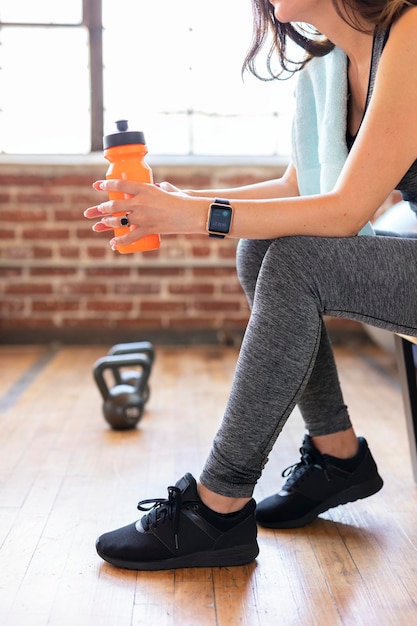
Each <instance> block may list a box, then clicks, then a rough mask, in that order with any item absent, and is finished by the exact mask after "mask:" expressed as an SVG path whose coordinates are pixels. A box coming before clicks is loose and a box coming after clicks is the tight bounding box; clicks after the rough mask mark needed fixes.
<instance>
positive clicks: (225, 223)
mask: <svg viewBox="0 0 417 626" xmlns="http://www.w3.org/2000/svg"><path fill="white" fill-rule="evenodd" d="M231 217H232V209H231V208H230V209H229V208H227V207H219V206H212V207H211V213H210V223H209V230H212V231H214V232H215V233H225V234H226V235H227V233H228V232H229V230H230V220H231Z"/></svg>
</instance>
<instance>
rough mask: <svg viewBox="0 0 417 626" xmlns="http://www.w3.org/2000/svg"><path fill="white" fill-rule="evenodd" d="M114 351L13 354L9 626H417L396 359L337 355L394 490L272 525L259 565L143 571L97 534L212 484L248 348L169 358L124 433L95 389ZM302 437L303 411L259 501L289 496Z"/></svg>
mask: <svg viewBox="0 0 417 626" xmlns="http://www.w3.org/2000/svg"><path fill="white" fill-rule="evenodd" d="M107 349H108V346H103V347H102V348H100V347H97V346H95V347H85V346H83V347H76V346H74V347H62V348H60V347H59V346H57V347H54V346H52V347H50V346H28V347H24V346H0V368H1V370H0V371H1V378H0V624H1V625H2V626H23V625H25V626H47V625H48V626H87V625H88V626H90V625H91V626H110V625H112V626H130V625H139V624H140V625H142V624H144V625H145V624H146V625H153V624H155V625H158V626H174V625H175V626H206V625H207V626H214V625H216V626H217V625H218V626H236V625H238V624H244V625H247V626H279V625H284V626H287V625H288V626H289V625H294V626H304V625H305V626H313V625H316V624H317V625H320V626H337V625H342V624H343V625H352V626H361V625H363V626H372V625H375V626H376V625H378V626H388V625H401V626H402V625H404V626H406V625H410V624H417V605H416V601H417V600H416V599H417V550H416V548H417V490H416V485H415V484H414V482H413V479H412V474H411V467H410V462H409V453H408V442H407V436H406V428H405V421H404V416H403V408H402V400H401V395H400V390H399V385H398V380H397V377H396V370H395V366H393V363H392V360H391V358H390V357H389V356H387V355H386V354H385V353H382V352H381V351H380V350H379V349H378V348H375V347H372V346H369V345H367V344H358V345H356V346H344V347H338V348H337V349H336V355H337V360H338V363H339V366H340V377H341V380H342V384H343V386H344V389H345V396H346V400H347V402H348V403H349V405H350V408H351V414H352V416H353V419H354V423H355V426H356V428H357V431H358V433H360V434H363V435H364V436H365V437H366V438H367V439H368V441H369V442H370V445H371V448H372V451H373V453H374V456H375V457H376V460H377V462H378V464H379V468H380V471H381V474H382V475H383V478H384V480H385V486H384V489H383V490H382V491H381V492H379V493H378V494H377V495H375V496H373V497H372V498H369V499H367V500H363V501H360V502H357V503H355V504H349V505H346V506H344V507H338V508H337V509H333V510H332V511H331V512H329V513H327V514H324V515H323V516H322V517H321V519H320V520H318V521H316V522H315V523H314V524H312V525H310V526H309V527H307V528H304V529H298V530H289V531H270V530H263V529H261V530H260V531H259V544H260V550H261V551H260V555H259V557H258V559H257V561H256V562H255V563H253V564H251V565H249V566H245V567H238V568H230V569H228V568H225V569H221V568H215V569H209V568H206V569H193V570H179V571H167V572H151V573H143V572H139V573H137V572H131V571H124V570H117V569H115V568H112V567H111V566H109V565H107V564H105V563H103V562H102V561H101V560H100V559H99V558H98V556H97V555H96V552H95V547H94V543H95V538H96V536H97V535H98V534H100V533H102V532H104V531H108V530H111V529H113V528H116V527H118V526H121V525H124V524H126V523H130V522H131V521H133V520H134V519H136V518H137V517H139V513H138V512H137V511H136V504H137V502H138V501H139V500H140V499H144V498H152V497H158V496H160V497H166V487H167V485H168V484H172V483H174V482H175V481H176V480H177V479H178V478H179V477H180V476H182V475H183V474H184V473H185V472H186V471H191V472H192V473H193V474H194V475H195V476H198V474H199V470H200V468H201V464H202V462H203V460H204V458H205V455H206V454H207V452H208V449H209V445H210V442H211V438H212V436H213V434H214V432H215V430H216V427H217V424H218V422H219V419H220V418H221V415H222V407H223V406H224V403H225V400H226V397H227V393H228V389H229V385H230V381H231V377H232V374H233V369H234V364H235V360H236V355H237V351H236V349H235V348H230V347H227V348H219V347H182V348H178V347H177V348H176V347H168V348H159V347H156V350H157V355H156V360H155V363H154V366H153V369H152V373H151V379H150V387H151V398H150V401H149V403H148V404H147V407H146V412H145V414H144V417H143V419H142V420H141V422H140V424H139V427H138V428H137V429H135V430H131V431H126V432H115V431H113V430H111V429H110V428H109V427H108V426H107V424H106V422H105V421H104V419H103V416H102V411H101V399H100V396H99V393H98V390H97V388H96V386H95V383H94V382H93V379H92V364H93V363H94V361H95V360H96V359H97V358H98V357H100V356H103V355H104V354H105V353H106V352H107ZM303 432H304V431H303V426H302V422H301V418H300V416H299V415H298V414H297V413H296V412H295V413H294V414H293V415H292V417H291V418H290V420H289V422H288V424H287V426H286V427H285V429H284V432H283V434H282V436H281V438H280V439H279V442H278V444H277V445H276V447H275V449H274V451H273V454H272V455H271V459H270V462H269V464H268V466H267V468H266V469H265V473H264V476H263V477H262V480H261V482H260V483H259V485H258V486H257V489H256V492H255V497H257V498H262V497H264V496H266V495H269V494H271V493H273V492H274V491H276V490H277V489H278V486H279V485H280V484H281V482H282V479H281V478H280V472H281V470H282V469H283V468H285V467H286V466H287V465H290V464H292V463H294V462H296V461H297V460H298V458H299V456H298V448H299V446H300V443H301V439H302V436H303Z"/></svg>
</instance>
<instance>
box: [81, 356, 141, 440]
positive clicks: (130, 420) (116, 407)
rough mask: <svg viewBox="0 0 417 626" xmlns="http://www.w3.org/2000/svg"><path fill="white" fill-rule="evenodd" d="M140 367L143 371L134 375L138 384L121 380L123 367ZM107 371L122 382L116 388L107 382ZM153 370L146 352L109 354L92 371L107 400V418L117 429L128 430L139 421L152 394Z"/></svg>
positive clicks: (104, 407)
mask: <svg viewBox="0 0 417 626" xmlns="http://www.w3.org/2000/svg"><path fill="white" fill-rule="evenodd" d="M138 366H139V367H140V368H141V372H140V375H139V376H136V377H135V381H134V382H135V384H128V383H126V382H124V381H122V380H121V377H120V369H121V368H123V367H138ZM107 371H110V372H111V373H112V375H113V378H114V380H116V381H117V380H119V381H120V382H118V383H116V385H114V386H113V387H109V385H108V384H107V381H106V377H105V373H106V372H107ZM150 372H151V361H150V359H149V357H148V356H147V355H146V354H119V355H108V356H104V357H102V358H100V359H98V360H97V361H96V362H95V364H94V367H93V374H94V379H95V381H96V383H97V386H98V388H99V390H100V393H101V395H102V397H103V400H104V402H103V414H104V418H105V419H106V421H107V422H108V423H109V424H110V426H111V427H112V428H114V429H115V430H129V429H132V428H135V426H136V425H137V424H138V423H139V421H140V419H141V418H142V415H143V410H144V406H145V404H146V401H147V398H148V397H149V387H148V379H149V375H150ZM135 373H136V372H135ZM147 389H148V391H147Z"/></svg>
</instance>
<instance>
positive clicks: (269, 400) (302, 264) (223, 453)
mask: <svg viewBox="0 0 417 626" xmlns="http://www.w3.org/2000/svg"><path fill="white" fill-rule="evenodd" d="M237 268H238V276H239V280H240V282H241V284H242V287H243V289H244V290H245V293H246V295H247V298H248V301H249V304H250V306H251V316H250V320H249V323H248V326H247V329H246V333H245V336H244V339H243V343H242V347H241V350H240V354H239V358H238V362H237V366H236V371H235V375H234V380H233V384H232V389H231V392H230V396H229V400H228V403H227V406H226V410H225V414H224V417H223V421H222V424H221V426H220V428H219V430H218V432H217V435H216V437H215V439H214V442H213V446H212V449H211V452H210V455H209V457H208V459H207V461H206V464H205V467H204V469H203V472H202V474H201V477H200V480H201V482H202V483H203V484H204V485H205V486H206V487H208V488H209V489H211V490H213V491H215V492H216V493H219V494H221V495H224V496H230V497H242V498H245V497H250V496H251V495H252V493H253V489H254V487H255V485H256V482H257V481H258V479H259V478H260V476H261V473H262V469H263V467H264V466H265V464H266V462H267V460H268V455H269V453H270V451H271V449H272V447H273V445H274V443H275V441H276V439H277V437H278V435H279V433H280V432H281V430H282V428H283V426H284V424H285V422H286V420H287V418H288V417H289V415H290V413H291V412H292V410H293V409H294V407H295V405H296V404H298V406H299V407H300V409H301V412H302V415H303V418H304V420H305V422H306V426H307V429H308V430H309V432H310V434H311V435H313V436H314V435H326V434H330V433H334V432H339V431H342V430H346V429H348V428H349V427H350V426H351V423H350V419H349V415H348V411H347V408H346V406H345V404H344V401H343V396H342V392H341V389H340V384H339V380H338V375H337V370H336V365H335V362H334V358H333V352H332V348H331V345H330V341H329V338H328V336H327V332H326V328H325V325H324V323H323V315H330V316H333V317H342V318H348V319H352V320H356V321H359V322H366V323H368V324H371V325H373V326H377V327H379V328H384V329H387V330H390V331H394V332H400V333H403V334H408V335H417V240H416V239H408V238H401V237H387V236H377V237H365V236H361V237H347V238H322V237H284V238H282V239H274V240H272V241H271V240H269V241H252V240H242V241H240V242H239V246H238V253H237Z"/></svg>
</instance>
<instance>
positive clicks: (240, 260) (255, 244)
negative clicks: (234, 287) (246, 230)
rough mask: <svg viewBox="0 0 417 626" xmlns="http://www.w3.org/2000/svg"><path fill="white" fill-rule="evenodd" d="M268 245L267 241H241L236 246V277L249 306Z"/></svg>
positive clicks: (269, 243) (269, 242)
mask: <svg viewBox="0 0 417 626" xmlns="http://www.w3.org/2000/svg"><path fill="white" fill-rule="evenodd" d="M270 245H271V241H269V240H268V241H266V240H252V239H241V240H240V241H239V244H238V246H237V252H236V269H237V275H238V279H239V282H240V284H241V286H242V288H243V290H244V292H245V294H246V297H247V298H248V301H249V304H250V305H252V302H253V296H254V293H255V287H256V281H257V280H258V275H259V271H260V269H261V266H262V263H263V260H264V257H265V254H266V252H267V251H268V248H269V246H270Z"/></svg>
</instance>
